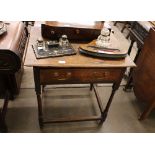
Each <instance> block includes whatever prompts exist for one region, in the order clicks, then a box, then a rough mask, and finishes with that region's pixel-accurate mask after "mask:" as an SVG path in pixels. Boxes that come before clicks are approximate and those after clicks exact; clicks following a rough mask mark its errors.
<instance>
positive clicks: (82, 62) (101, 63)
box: [24, 24, 135, 68]
mask: <svg viewBox="0 0 155 155" xmlns="http://www.w3.org/2000/svg"><path fill="white" fill-rule="evenodd" d="M39 37H41V25H40V24H38V25H35V26H34V27H32V29H31V32H30V40H29V45H28V49H27V54H26V58H25V63H24V65H25V66H27V67H34V66H37V67H64V68H66V67H70V68H80V67H82V68H90V67H92V68H109V67H116V68H120V67H122V68H123V67H135V64H134V62H133V61H132V60H131V58H130V57H129V56H127V57H126V58H125V59H120V60H106V59H99V58H93V57H88V56H84V55H81V54H80V53H79V52H78V47H79V44H73V47H74V48H75V49H76V50H77V54H76V55H71V56H63V57H54V58H53V57H51V58H45V59H36V56H35V54H34V51H33V49H32V45H33V44H35V42H36V40H37V39H38V38H39ZM111 42H113V45H114V47H116V48H117V47H118V46H119V41H118V40H117V39H116V38H115V36H114V34H111ZM119 49H120V50H123V49H121V46H119Z"/></svg>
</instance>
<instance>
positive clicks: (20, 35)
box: [0, 22, 28, 131]
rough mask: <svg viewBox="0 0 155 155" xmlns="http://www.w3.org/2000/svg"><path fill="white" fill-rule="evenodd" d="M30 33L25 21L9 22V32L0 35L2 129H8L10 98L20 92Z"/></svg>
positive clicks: (0, 115)
mask: <svg viewBox="0 0 155 155" xmlns="http://www.w3.org/2000/svg"><path fill="white" fill-rule="evenodd" d="M27 38H28V33H27V30H26V27H25V25H24V23H23V22H7V33H5V34H3V35H1V36H0V97H1V98H4V104H3V106H2V110H1V112H0V129H1V130H2V131H6V130H7V128H6V125H5V115H6V110H7V105H8V101H9V99H14V96H15V95H17V94H18V93H19V90H20V83H21V78H22V74H23V62H24V58H25V46H26V43H27Z"/></svg>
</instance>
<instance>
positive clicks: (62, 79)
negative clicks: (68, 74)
mask: <svg viewBox="0 0 155 155" xmlns="http://www.w3.org/2000/svg"><path fill="white" fill-rule="evenodd" d="M58 80H59V81H65V80H67V78H60V79H58Z"/></svg>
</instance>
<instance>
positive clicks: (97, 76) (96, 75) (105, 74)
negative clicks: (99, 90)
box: [93, 72, 109, 80]
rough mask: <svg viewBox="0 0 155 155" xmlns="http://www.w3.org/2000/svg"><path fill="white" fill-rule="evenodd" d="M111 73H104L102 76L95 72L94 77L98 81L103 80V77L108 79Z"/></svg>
mask: <svg viewBox="0 0 155 155" xmlns="http://www.w3.org/2000/svg"><path fill="white" fill-rule="evenodd" d="M108 75H109V73H108V72H103V73H102V74H100V73H98V72H94V73H93V76H94V77H96V78H97V79H98V80H100V79H103V77H108Z"/></svg>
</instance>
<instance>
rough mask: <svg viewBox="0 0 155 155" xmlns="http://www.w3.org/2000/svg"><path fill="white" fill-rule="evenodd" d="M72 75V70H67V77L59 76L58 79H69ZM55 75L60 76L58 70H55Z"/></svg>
mask: <svg viewBox="0 0 155 155" xmlns="http://www.w3.org/2000/svg"><path fill="white" fill-rule="evenodd" d="M71 75H72V73H71V72H67V73H66V76H65V77H60V78H58V80H60V81H64V80H67V79H68V78H70V77H71ZM54 77H59V73H58V72H55V73H54Z"/></svg>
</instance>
